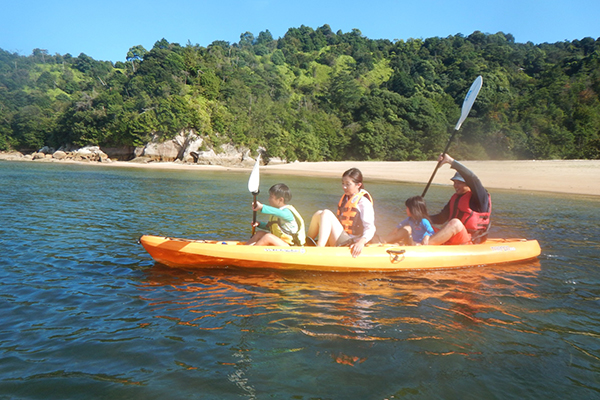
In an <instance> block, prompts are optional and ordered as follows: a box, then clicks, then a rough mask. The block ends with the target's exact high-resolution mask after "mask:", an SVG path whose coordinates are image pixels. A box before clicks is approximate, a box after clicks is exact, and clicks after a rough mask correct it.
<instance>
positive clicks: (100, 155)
mask: <svg viewBox="0 0 600 400" xmlns="http://www.w3.org/2000/svg"><path fill="white" fill-rule="evenodd" d="M23 158H27V159H32V160H46V161H52V160H59V161H84V162H85V161H88V162H110V161H111V159H110V158H109V157H108V155H107V154H106V153H105V152H103V151H102V150H101V149H100V147H98V146H86V147H82V148H80V149H71V148H70V147H67V146H65V147H61V148H60V149H58V150H56V151H55V150H54V149H53V148H51V147H48V146H45V147H43V148H41V149H40V150H38V151H37V152H35V153H33V154H31V155H28V156H23Z"/></svg>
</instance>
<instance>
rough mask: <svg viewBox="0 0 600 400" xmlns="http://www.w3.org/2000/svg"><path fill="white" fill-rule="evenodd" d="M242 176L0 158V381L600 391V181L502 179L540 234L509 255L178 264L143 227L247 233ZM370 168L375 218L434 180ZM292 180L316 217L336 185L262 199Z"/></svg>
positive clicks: (48, 385) (18, 384)
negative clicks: (302, 267) (524, 255)
mask: <svg viewBox="0 0 600 400" xmlns="http://www.w3.org/2000/svg"><path fill="white" fill-rule="evenodd" d="M341 172H343V171H340V174H341ZM247 179H248V174H247V173H237V172H206V171H148V170H137V169H117V168H110V167H100V166H97V167H93V166H89V167H87V166H75V165H57V164H37V163H19V162H0V221H1V223H0V304H1V310H0V398H1V399H5V398H6V399H13V398H14V399H21V398H24V399H52V398H56V399H67V398H68V399H78V398H81V399H87V398H98V399H239V398H248V399H267V398H277V399H399V398H402V399H546V398H552V399H590V398H600V307H599V306H600V301H599V300H600V269H599V261H598V257H599V256H600V229H599V223H598V216H599V215H600V199H598V198H593V197H583V196H566V195H557V194H542V193H529V192H508V191H499V190H491V192H492V195H493V199H494V213H495V219H494V227H493V235H492V236H497V237H527V238H535V239H538V240H539V241H540V243H541V246H542V251H543V253H542V255H541V256H540V257H539V260H537V261H532V262H526V263H519V264H514V265H510V266H489V267H474V268H466V269H459V270H452V271H434V272H404V273H387V274H380V273H370V274H364V273H358V274H357V273H349V274H340V273H313V272H310V273H309V272H304V271H298V272H293V273H282V272H276V271H271V270H266V269H265V270H253V271H244V270H236V269H199V270H181V269H170V268H168V267H165V266H162V265H160V264H156V263H154V262H153V261H152V259H151V258H150V257H149V256H148V255H147V253H145V251H144V250H143V248H142V247H141V245H139V244H138V242H137V240H138V238H139V236H141V235H142V234H162V235H168V236H180V237H189V238H218V239H247V238H248V236H249V233H250V220H251V211H250V208H249V207H250V202H251V200H252V196H251V195H250V194H249V193H248V191H247ZM365 179H366V187H367V189H368V190H369V191H370V192H371V193H372V194H373V196H374V197H375V201H376V217H377V226H378V229H379V231H380V233H386V232H388V231H389V230H390V229H392V227H393V225H394V223H395V222H398V221H399V220H400V219H401V218H404V215H403V212H404V207H403V203H404V200H405V199H406V198H407V197H409V196H412V195H415V194H420V192H421V191H422V189H423V187H422V185H408V184H398V183H393V184H389V183H385V182H369V180H368V176H367V177H366V178H365ZM280 181H283V182H286V183H287V184H288V185H289V186H290V187H291V188H292V191H293V194H294V199H293V201H292V203H293V204H294V205H296V207H297V208H298V209H299V210H300V212H301V213H303V215H304V216H305V219H307V220H309V218H310V215H311V214H312V212H314V211H315V210H317V209H318V208H323V207H329V208H332V207H334V206H335V204H336V202H337V200H338V198H339V196H340V194H341V186H340V180H339V179H312V178H297V177H281V176H275V175H263V176H262V177H261V190H262V193H261V195H260V196H261V197H262V199H263V200H266V193H267V191H268V188H269V187H270V186H271V185H272V184H274V183H277V182H280ZM590 184H597V183H593V182H590ZM451 192H452V190H451V188H450V187H433V188H431V189H430V190H429V192H428V195H427V200H428V204H429V208H430V210H431V211H437V210H438V209H440V208H441V207H442V206H443V205H444V203H445V202H446V201H447V199H448V198H449V196H450V195H451Z"/></svg>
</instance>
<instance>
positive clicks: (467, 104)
mask: <svg viewBox="0 0 600 400" xmlns="http://www.w3.org/2000/svg"><path fill="white" fill-rule="evenodd" d="M482 85H483V78H482V77H481V75H480V76H478V77H477V78H475V80H474V81H473V83H472V84H471V87H470V88H469V91H468V92H467V95H466V96H465V100H464V101H463V105H462V107H461V111H460V118H459V120H458V122H457V123H456V127H455V128H454V132H452V135H451V136H450V140H448V143H447V144H446V148H445V149H444V152H443V153H442V157H441V159H443V158H444V156H445V155H446V153H447V152H448V148H449V147H450V143H452V139H454V136H455V135H456V132H458V130H459V129H460V126H461V125H462V123H463V122H464V121H465V119H467V116H468V115H469V112H470V111H471V107H473V103H474V102H475V99H476V98H477V95H478V94H479V90H480V89H481V86H482ZM441 165H442V164H441V161H438V163H437V165H436V166H435V169H434V170H433V174H431V178H429V182H427V186H425V190H423V194H422V195H421V197H425V194H426V193H427V190H428V189H429V186H430V185H431V182H432V181H433V177H434V176H435V173H436V172H437V170H438V169H439V168H440V166H441Z"/></svg>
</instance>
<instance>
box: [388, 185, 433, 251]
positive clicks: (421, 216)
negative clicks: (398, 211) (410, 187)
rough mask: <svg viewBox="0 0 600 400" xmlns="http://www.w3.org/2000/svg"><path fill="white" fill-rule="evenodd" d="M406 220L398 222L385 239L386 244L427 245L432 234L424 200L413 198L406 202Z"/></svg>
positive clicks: (419, 197) (417, 197) (418, 197)
mask: <svg viewBox="0 0 600 400" xmlns="http://www.w3.org/2000/svg"><path fill="white" fill-rule="evenodd" d="M404 204H405V205H406V215H407V216H408V217H406V219H404V220H403V221H402V222H400V223H399V224H398V225H397V226H396V229H394V231H393V232H392V233H391V234H390V235H389V236H388V237H387V239H386V242H388V243H404V244H405V245H408V246H414V245H415V244H416V245H420V244H423V245H426V244H429V238H430V237H431V236H432V235H433V234H434V231H433V227H432V226H431V221H430V220H429V213H428V212H427V205H426V204H425V199H424V198H422V197H421V196H414V197H411V198H409V199H408V200H406V202H405V203H404Z"/></svg>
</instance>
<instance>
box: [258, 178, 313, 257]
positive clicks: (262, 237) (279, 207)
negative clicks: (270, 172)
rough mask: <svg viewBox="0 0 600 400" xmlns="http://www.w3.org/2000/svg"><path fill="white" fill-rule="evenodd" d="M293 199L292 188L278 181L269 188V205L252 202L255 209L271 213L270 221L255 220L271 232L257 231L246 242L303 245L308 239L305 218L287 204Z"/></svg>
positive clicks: (261, 244) (271, 244) (259, 244)
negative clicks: (305, 230)
mask: <svg viewBox="0 0 600 400" xmlns="http://www.w3.org/2000/svg"><path fill="white" fill-rule="evenodd" d="M291 199H292V192H291V191H290V188H289V187H288V186H287V185H285V184H283V183H278V184H276V185H273V186H271V188H270V189H269V205H268V206H267V205H265V204H261V203H260V202H259V201H257V202H256V205H254V204H252V210H253V211H260V212H261V213H263V214H268V215H269V222H267V223H260V222H255V223H254V224H253V226H255V227H259V228H262V229H266V230H268V231H269V232H264V231H260V232H256V234H255V235H254V236H252V237H251V238H250V240H249V241H248V242H247V243H246V244H249V245H256V246H292V245H293V246H303V245H304V241H305V239H306V236H305V232H304V220H303V219H302V216H301V215H300V213H299V212H298V211H297V210H296V209H295V208H294V206H292V205H291V204H287V202H288V201H290V200H291Z"/></svg>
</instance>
